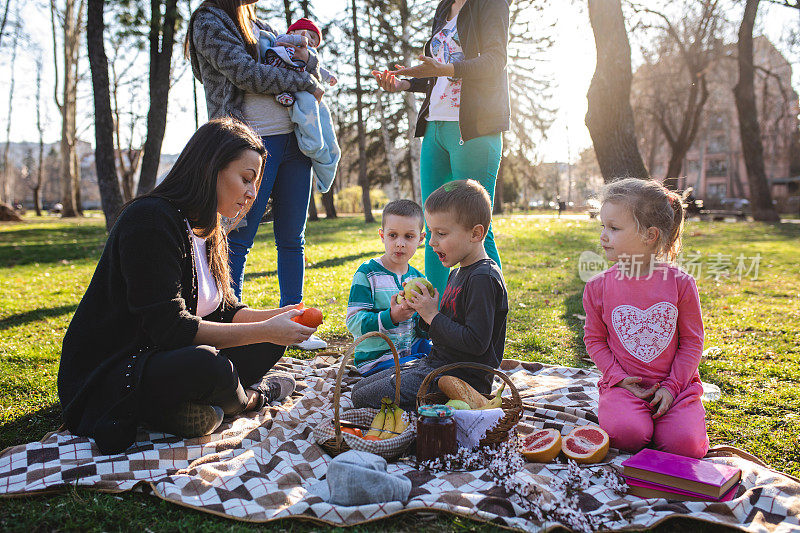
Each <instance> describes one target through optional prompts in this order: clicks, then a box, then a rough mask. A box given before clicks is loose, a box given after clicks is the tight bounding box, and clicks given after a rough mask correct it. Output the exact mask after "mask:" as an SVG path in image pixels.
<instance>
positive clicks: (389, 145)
mask: <svg viewBox="0 0 800 533" xmlns="http://www.w3.org/2000/svg"><path fill="white" fill-rule="evenodd" d="M375 111H377V113H378V117H379V120H380V121H381V139H382V140H383V150H384V152H386V165H387V166H388V167H389V185H390V189H389V190H390V191H391V195H390V196H391V197H390V198H389V200H399V199H400V172H399V171H398V169H397V166H398V163H399V159H402V157H400V158H398V157H397V149H396V148H395V146H394V143H393V142H392V139H391V138H390V137H389V124H388V120H387V118H386V115H385V109H384V107H383V93H381V94H379V95H378V100H377V105H376V107H375Z"/></svg>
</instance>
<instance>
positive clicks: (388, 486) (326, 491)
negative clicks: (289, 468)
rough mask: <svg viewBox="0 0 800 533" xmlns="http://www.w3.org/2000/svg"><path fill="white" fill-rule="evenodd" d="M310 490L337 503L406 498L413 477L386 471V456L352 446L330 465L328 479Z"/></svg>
mask: <svg viewBox="0 0 800 533" xmlns="http://www.w3.org/2000/svg"><path fill="white" fill-rule="evenodd" d="M308 490H309V492H310V493H312V494H314V495H316V496H319V497H320V498H322V499H323V500H325V501H326V502H328V503H332V504H334V505H347V506H352V505H365V504H368V503H383V502H393V501H400V502H403V503H405V502H407V501H408V495H409V494H410V493H411V480H410V479H408V478H407V477H405V476H402V475H399V474H390V473H388V472H387V471H386V460H385V459H384V458H383V457H381V456H379V455H375V454H374V453H367V452H362V451H359V450H349V451H346V452H344V453H343V454H340V455H337V456H336V457H334V458H333V460H332V461H331V463H330V464H329V465H328V473H327V475H326V480H325V481H318V482H316V483H314V484H312V485H311V486H309V488H308Z"/></svg>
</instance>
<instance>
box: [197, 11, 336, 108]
mask: <svg viewBox="0 0 800 533" xmlns="http://www.w3.org/2000/svg"><path fill="white" fill-rule="evenodd" d="M256 24H257V25H258V26H259V28H261V29H264V30H267V31H271V32H273V33H274V31H273V30H272V28H271V27H270V26H269V25H267V24H266V23H264V22H262V21H260V20H257V21H256ZM189 35H191V38H190V39H189V58H190V60H191V62H192V72H193V73H194V75H195V77H196V78H197V79H198V80H200V83H202V84H203V86H204V88H205V93H206V105H207V107H208V118H209V119H212V118H217V117H224V116H228V117H233V118H236V119H239V120H242V121H243V120H244V116H243V115H242V105H243V103H244V94H245V93H256V94H280V93H282V92H299V91H309V92H312V93H313V92H314V91H315V90H316V89H317V88H318V87H321V85H320V83H319V81H317V80H318V79H319V76H318V75H317V76H316V77H315V76H313V75H312V74H318V64H317V58H316V57H315V55H314V54H313V53H309V61H308V65H307V66H306V70H307V71H306V72H296V71H294V70H291V69H286V68H280V67H274V66H271V65H263V64H260V63H259V62H258V61H256V60H255V59H253V57H252V56H250V54H248V53H247V49H246V48H245V44H244V40H243V39H242V37H241V35H240V34H239V30H238V29H237V28H236V24H235V23H234V21H233V20H231V18H230V17H229V16H228V14H227V13H225V11H223V10H222V9H220V8H218V7H214V6H208V5H201V6H200V7H199V8H197V9H196V10H195V11H194V13H192V18H191V19H190V20H189Z"/></svg>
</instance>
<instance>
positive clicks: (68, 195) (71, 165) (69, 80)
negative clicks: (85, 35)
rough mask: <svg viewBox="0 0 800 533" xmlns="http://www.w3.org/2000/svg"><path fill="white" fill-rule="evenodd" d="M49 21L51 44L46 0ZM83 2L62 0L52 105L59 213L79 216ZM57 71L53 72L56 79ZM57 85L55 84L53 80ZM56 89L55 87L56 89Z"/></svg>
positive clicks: (63, 215) (52, 6)
mask: <svg viewBox="0 0 800 533" xmlns="http://www.w3.org/2000/svg"><path fill="white" fill-rule="evenodd" d="M50 9H51V11H50V13H51V17H52V18H51V23H52V26H53V43H54V45H53V46H55V43H56V42H57V40H56V34H55V4H54V0H51V2H50ZM83 9H84V2H83V0H81V3H80V5H79V6H78V8H77V14H76V6H75V0H66V3H65V9H64V13H63V16H64V17H63V21H64V22H63V27H62V31H63V39H64V50H63V52H64V84H63V86H62V101H61V103H59V102H58V98H56V105H57V106H58V109H59V111H60V113H61V146H60V147H61V153H60V158H61V165H60V175H61V205H62V206H63V209H62V211H61V216H62V217H75V216H80V215H81V214H82V213H81V209H80V200H79V198H80V190H79V189H80V166H79V165H78V154H77V132H76V129H77V128H76V124H75V122H76V114H77V110H76V106H77V92H78V51H79V49H80V40H81V39H80V33H81V21H82V20H83ZM57 79H58V72H56V80H57ZM56 85H57V84H56ZM56 91H57V90H56Z"/></svg>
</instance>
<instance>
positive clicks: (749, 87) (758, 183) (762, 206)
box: [733, 0, 780, 222]
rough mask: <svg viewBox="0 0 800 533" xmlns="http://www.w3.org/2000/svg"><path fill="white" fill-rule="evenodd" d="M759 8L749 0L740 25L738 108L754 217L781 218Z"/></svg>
mask: <svg viewBox="0 0 800 533" xmlns="http://www.w3.org/2000/svg"><path fill="white" fill-rule="evenodd" d="M757 11H758V0H747V2H746V3H745V8H744V16H743V17H742V24H741V26H740V27H739V44H738V49H739V58H738V62H739V81H738V83H737V84H736V86H735V87H734V88H733V94H734V96H735V98H736V110H737V111H738V113H739V132H740V134H741V137H742V154H743V155H744V163H745V167H746V168H747V182H748V184H749V185H750V206H751V209H752V211H753V219H755V220H760V221H763V222H779V221H780V217H779V216H778V213H776V212H775V207H774V206H773V204H772V194H771V191H770V189H769V183H768V182H767V176H766V172H765V170H764V147H763V145H762V144H761V128H760V126H759V124H758V111H757V109H756V95H755V89H754V82H753V78H754V74H753V71H754V66H753V25H754V24H755V19H756V13H757Z"/></svg>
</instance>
